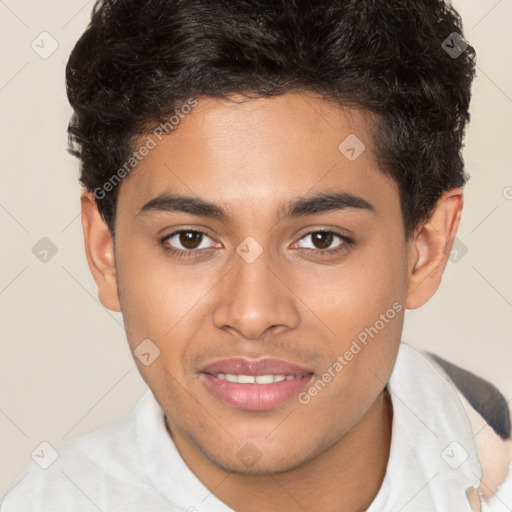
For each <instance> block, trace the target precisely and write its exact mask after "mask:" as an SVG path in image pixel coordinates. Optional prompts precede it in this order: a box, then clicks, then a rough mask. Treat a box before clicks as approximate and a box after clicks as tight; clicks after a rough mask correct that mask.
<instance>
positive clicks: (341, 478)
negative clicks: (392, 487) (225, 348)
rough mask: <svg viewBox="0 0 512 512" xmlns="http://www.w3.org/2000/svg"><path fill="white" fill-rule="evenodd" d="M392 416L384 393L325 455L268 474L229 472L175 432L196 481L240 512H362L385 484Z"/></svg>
mask: <svg viewBox="0 0 512 512" xmlns="http://www.w3.org/2000/svg"><path fill="white" fill-rule="evenodd" d="M392 416H393V409H392V405H391V400H390V397H389V394H388V392H387V391H384V392H383V393H381V394H380V395H379V397H378V398H377V400H375V402H374V403H373V404H372V406H371V407H370V409H369V410H368V411H367V413H366V414H365V415H364V416H363V418H361V420H360V421H359V423H358V424H357V425H356V426H355V427H353V428H352V429H351V430H350V431H349V432H348V433H347V434H345V435H344V436H343V437H342V438H341V439H339V440H338V441H337V442H336V443H335V444H334V445H333V446H331V447H330V448H329V449H328V450H326V451H325V452H324V453H322V454H321V455H320V456H318V457H316V458H315V459H314V460H312V461H309V462H307V463H305V464H303V465H301V466H299V467H297V468H295V469H293V470H291V471H287V472H284V473H274V474H271V473H268V474H267V475H256V476H254V475H240V474H235V473H229V472H226V471H225V470H223V469H221V468H220V467H218V466H217V465H215V464H213V463H212V462H211V461H210V460H208V459H206V458H205V457H204V456H203V455H202V454H201V453H200V452H198V451H197V450H196V449H195V448H194V447H193V446H192V445H191V444H190V443H189V441H188V440H187V439H185V438H184V437H182V436H181V435H179V434H177V433H176V432H174V431H173V432H172V437H173V440H174V442H175V444H176V446H177V448H178V450H179V452H180V454H181V455H182V457H183V459H184V460H185V462H186V463H187V465H188V467H189V468H190V469H191V471H192V472H193V473H194V474H195V475H196V476H197V478H199V480H201V482H203V484H204V485H205V486H206V487H208V488H209V489H212V492H213V493H214V494H215V496H216V497H217V498H219V499H220V500H221V501H223V502H224V503H225V504H226V505H227V506H229V507H230V508H232V509H233V510H236V511H237V512H260V511H261V510H267V511H268V512H292V511H293V512H295V511H297V512H299V511H300V512H303V511H304V510H322V511H324V512H335V511H339V510H341V509H343V510H344V512H360V511H361V512H362V511H364V510H366V509H367V508H368V507H369V506H370V505H371V503H372V501H373V500H374V498H375V496H376V495H377V493H378V491H379V489H380V487H381V485H382V481H383V479H384V475H385V472H386V467H387V462H388V458H389V450H390V443H391V425H392ZM168 429H169V427H168ZM228 477H229V478H228ZM219 482H221V484H220V485H219Z"/></svg>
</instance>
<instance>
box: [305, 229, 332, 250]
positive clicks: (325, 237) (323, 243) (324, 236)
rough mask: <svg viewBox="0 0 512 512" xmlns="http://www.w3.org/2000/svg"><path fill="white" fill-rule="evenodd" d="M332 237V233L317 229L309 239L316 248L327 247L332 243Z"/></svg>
mask: <svg viewBox="0 0 512 512" xmlns="http://www.w3.org/2000/svg"><path fill="white" fill-rule="evenodd" d="M333 238H334V235H333V234H332V233H326V232H322V231H319V232H317V233H313V235H312V237H311V240H312V242H313V245H314V246H315V248H316V249H327V248H328V247H329V246H330V245H331V244H332V240H333Z"/></svg>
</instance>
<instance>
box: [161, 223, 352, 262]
mask: <svg viewBox="0 0 512 512" xmlns="http://www.w3.org/2000/svg"><path fill="white" fill-rule="evenodd" d="M180 233H199V234H202V235H204V236H207V237H208V238H211V237H210V236H209V235H208V233H206V232H205V231H202V230H200V229H180V230H178V231H174V232H173V233H171V234H170V235H167V236H165V237H163V238H161V239H160V240H159V242H160V245H161V246H162V248H163V249H164V251H166V252H168V253H171V254H173V255H174V256H176V257H178V258H195V257H199V256H200V255H201V254H200V253H201V252H202V251H207V250H208V249H210V248H208V249H191V250H188V251H186V250H182V249H175V248H174V247H169V246H168V245H166V242H167V240H169V239H170V238H172V237H173V236H175V235H178V234H180ZM316 233H322V234H332V235H334V236H336V237H338V238H340V239H341V240H342V241H343V242H344V243H343V244H341V246H340V247H339V248H337V249H306V250H307V251H309V252H310V253H312V254H313V255H315V256H317V255H318V256H320V257H325V256H333V255H336V254H338V253H339V252H341V251H343V250H345V249H346V248H348V249H351V248H352V247H353V246H354V244H355V242H354V240H353V239H352V238H350V237H348V236H346V235H343V234H341V233H339V232H337V231H334V230H332V229H318V230H316V231H309V232H308V233H305V234H304V235H302V237H301V238H300V239H299V240H302V239H303V238H305V237H307V236H309V235H314V234H316Z"/></svg>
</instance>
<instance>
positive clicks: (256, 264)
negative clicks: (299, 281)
mask: <svg viewBox="0 0 512 512" xmlns="http://www.w3.org/2000/svg"><path fill="white" fill-rule="evenodd" d="M232 263H233V266H234V268H232V270H231V271H230V272H229V273H228V274H227V276H226V278H225V279H224V280H223V282H222V286H221V287H219V289H218V294H219V295H218V300H217V304H216V307H215V309H214V312H213V322H214V325H215V326H216V327H218V328H219V329H234V330H236V331H238V334H239V335H240V336H242V337H243V338H246V339H252V340H255V339H258V338H260V337H261V336H262V335H263V333H264V332H265V331H266V330H267V329H269V328H272V329H274V330H277V329H278V328H281V329H294V328H296V327H297V325H298V324H299V321H300V317H299V312H298V309H297V302H296V301H297V300H298V299H297V297H296V296H295V295H294V293H293V284H292V283H291V282H290V276H289V274H290V273H289V272H286V271H283V269H282V268H281V267H282V266H283V265H286V263H282V265H278V264H275V263H274V264H273V263H272V261H271V258H270V257H269V253H268V251H265V250H263V252H262V253H261V254H260V255H259V256H258V257H257V258H256V259H255V260H254V261H251V259H247V260H246V259H244V258H243V257H240V256H239V255H238V254H237V255H235V257H234V258H233V262H232Z"/></svg>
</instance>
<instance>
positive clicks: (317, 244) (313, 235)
mask: <svg viewBox="0 0 512 512" xmlns="http://www.w3.org/2000/svg"><path fill="white" fill-rule="evenodd" d="M308 238H310V239H311V241H310V242H309V243H307V242H305V241H306V240H307V239H308ZM336 239H338V240H340V241H341V243H338V244H337V245H334V247H331V246H332V245H333V243H335V240H336ZM299 243H305V245H302V246H300V248H302V249H310V250H312V251H315V250H317V251H323V252H327V253H329V252H330V253H332V252H334V251H336V250H337V249H341V248H343V246H345V245H350V244H351V241H350V240H349V239H348V238H347V237H346V236H343V235H341V234H340V233H337V232H335V231H313V232H310V233H307V234H305V235H304V236H303V237H302V238H301V239H300V241H299Z"/></svg>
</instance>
